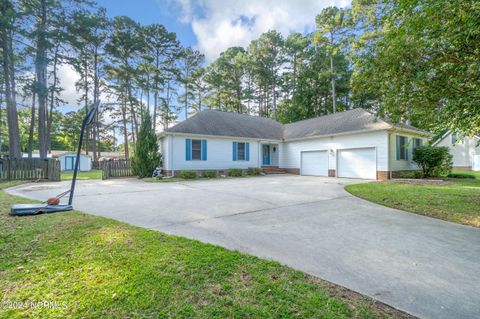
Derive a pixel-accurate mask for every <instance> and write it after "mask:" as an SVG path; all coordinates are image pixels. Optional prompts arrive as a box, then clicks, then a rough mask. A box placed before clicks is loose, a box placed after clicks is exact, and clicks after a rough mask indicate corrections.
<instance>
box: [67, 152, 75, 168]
mask: <svg viewBox="0 0 480 319" xmlns="http://www.w3.org/2000/svg"><path fill="white" fill-rule="evenodd" d="M74 169H75V157H74V156H67V157H65V170H66V171H73V170H74Z"/></svg>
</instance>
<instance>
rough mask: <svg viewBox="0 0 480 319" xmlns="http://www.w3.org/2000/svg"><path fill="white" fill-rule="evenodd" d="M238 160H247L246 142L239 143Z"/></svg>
mask: <svg viewBox="0 0 480 319" xmlns="http://www.w3.org/2000/svg"><path fill="white" fill-rule="evenodd" d="M237 160H238V161H244V160H245V143H237Z"/></svg>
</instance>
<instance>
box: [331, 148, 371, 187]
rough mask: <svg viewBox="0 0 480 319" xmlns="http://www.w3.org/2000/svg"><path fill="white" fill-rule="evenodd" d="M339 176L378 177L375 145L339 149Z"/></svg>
mask: <svg viewBox="0 0 480 319" xmlns="http://www.w3.org/2000/svg"><path fill="white" fill-rule="evenodd" d="M337 157H338V159H337V176H338V177H349V178H363V179H376V178H377V157H376V151H375V148H374V147H369V148H356V149H348V150H338V151H337Z"/></svg>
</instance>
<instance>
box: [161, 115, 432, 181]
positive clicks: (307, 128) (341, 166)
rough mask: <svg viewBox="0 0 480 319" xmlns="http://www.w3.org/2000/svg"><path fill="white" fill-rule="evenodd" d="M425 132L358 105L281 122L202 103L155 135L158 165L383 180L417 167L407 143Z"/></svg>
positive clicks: (171, 169) (421, 139) (174, 169)
mask: <svg viewBox="0 0 480 319" xmlns="http://www.w3.org/2000/svg"><path fill="white" fill-rule="evenodd" d="M427 137H428V136H427V133H426V132H424V131H422V130H419V129H417V128H415V127H412V126H409V125H392V124H390V123H388V122H386V121H384V120H382V119H379V118H377V117H376V116H375V115H373V114H371V113H369V112H367V111H365V110H363V109H360V108H358V109H353V110H350V111H345V112H340V113H334V114H330V115H326V116H321V117H317V118H312V119H308V120H303V121H299V122H295V123H290V124H286V125H282V124H280V123H278V122H276V121H274V120H272V119H268V118H263V117H258V116H251V115H246V114H238V113H229V112H221V111H216V110H205V111H201V112H199V113H197V114H196V115H194V116H193V117H191V118H189V119H187V120H185V121H183V122H181V123H179V124H177V125H175V126H173V127H171V128H169V129H167V130H165V131H164V132H163V133H162V134H161V135H160V141H161V152H162V155H163V170H164V173H165V174H167V175H172V174H173V175H175V174H177V173H178V172H179V171H181V170H197V171H202V170H207V169H209V170H210V169H214V170H219V171H226V170H228V169H229V168H242V169H246V168H248V167H262V168H266V167H278V168H282V169H285V171H287V172H289V173H293V174H301V175H313V176H331V177H335V176H338V177H351V178H364V179H379V180H386V179H389V178H390V177H391V176H392V175H393V174H394V173H395V172H399V171H408V170H417V169H418V167H417V165H416V164H415V163H413V162H412V150H413V148H414V147H417V146H419V145H422V144H424V143H426V141H427Z"/></svg>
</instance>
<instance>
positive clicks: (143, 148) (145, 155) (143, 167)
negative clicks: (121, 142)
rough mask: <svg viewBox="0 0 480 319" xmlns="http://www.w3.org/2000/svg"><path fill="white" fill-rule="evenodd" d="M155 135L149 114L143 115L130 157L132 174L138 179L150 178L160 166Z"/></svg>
mask: <svg viewBox="0 0 480 319" xmlns="http://www.w3.org/2000/svg"><path fill="white" fill-rule="evenodd" d="M160 161H161V159H160V154H159V153H158V144H157V135H156V134H155V132H154V131H153V129H152V119H151V117H150V114H149V113H147V112H145V113H144V114H143V119H142V124H141V125H140V131H139V132H138V137H137V143H136V144H135V151H134V153H133V157H132V172H133V175H136V176H138V177H150V176H152V173H153V171H154V170H155V168H157V167H158V166H159V165H160Z"/></svg>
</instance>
